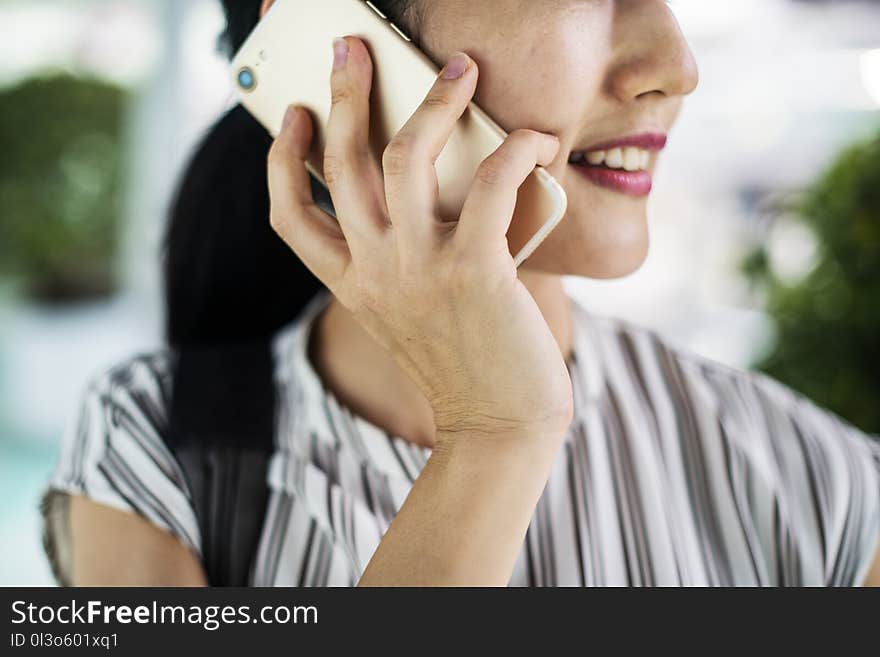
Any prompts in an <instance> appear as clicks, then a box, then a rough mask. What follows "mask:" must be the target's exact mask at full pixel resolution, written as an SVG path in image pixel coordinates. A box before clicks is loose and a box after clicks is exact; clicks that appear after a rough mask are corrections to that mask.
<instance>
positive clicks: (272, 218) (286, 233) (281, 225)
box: [269, 210, 294, 243]
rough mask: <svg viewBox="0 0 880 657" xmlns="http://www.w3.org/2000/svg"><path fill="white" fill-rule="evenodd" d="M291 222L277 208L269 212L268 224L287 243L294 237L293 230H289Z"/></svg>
mask: <svg viewBox="0 0 880 657" xmlns="http://www.w3.org/2000/svg"><path fill="white" fill-rule="evenodd" d="M292 224H293V222H291V221H289V219H288V218H287V217H286V216H284V215H283V214H282V213H281V212H278V211H277V210H271V211H270V212H269V225H270V226H271V227H272V230H273V231H275V233H276V234H278V236H279V237H281V238H283V239H284V240H285V241H286V242H289V243H292V242H293V239H294V235H293V232H292V231H291V226H292Z"/></svg>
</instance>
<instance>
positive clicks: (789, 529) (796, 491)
mask: <svg viewBox="0 0 880 657" xmlns="http://www.w3.org/2000/svg"><path fill="white" fill-rule="evenodd" d="M755 383H756V385H755V388H756V396H757V400H758V402H759V404H758V406H759V408H760V409H761V410H762V414H763V417H764V421H765V426H766V429H767V436H768V442H769V448H768V452H769V453H770V460H771V462H772V463H773V465H774V467H773V471H774V475H775V476H774V478H775V480H776V482H775V483H776V485H775V488H776V489H777V497H778V499H777V502H778V507H779V514H780V518H779V522H778V523H777V532H776V534H777V536H776V547H777V549H776V550H775V553H776V554H775V557H776V559H777V560H779V561H780V562H781V563H780V564H779V566H780V568H779V570H780V572H781V573H782V577H781V579H782V581H783V582H784V583H787V584H795V585H805V584H806V585H810V584H824V585H826V586H859V585H861V584H862V583H863V582H864V580H865V578H866V577H867V574H868V572H869V570H870V568H871V565H872V564H873V562H874V560H875V558H876V557H877V555H878V550H880V443H878V436H875V435H873V434H868V433H866V432H863V431H860V430H859V429H857V428H856V427H854V426H853V425H852V424H850V423H849V422H847V421H846V420H844V419H842V418H841V417H840V416H838V415H837V414H835V413H833V412H831V411H829V410H827V409H824V408H821V407H820V406H818V405H817V404H815V403H814V402H813V401H812V400H810V399H809V398H807V397H806V396H804V395H802V394H800V393H798V392H796V391H794V390H792V389H790V388H788V387H787V386H785V385H783V384H781V383H779V382H777V381H775V380H774V379H771V378H769V377H767V376H765V375H763V374H759V375H757V377H756V378H755ZM794 546H797V549H793V547H794Z"/></svg>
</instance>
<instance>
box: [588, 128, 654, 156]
mask: <svg viewBox="0 0 880 657" xmlns="http://www.w3.org/2000/svg"><path fill="white" fill-rule="evenodd" d="M626 146H634V147H636V148H642V149H644V150H646V151H662V150H663V148H664V147H665V146H666V135H665V134H663V133H662V132H643V133H640V134H637V135H629V136H627V137H620V138H619V139H612V140H610V141H603V142H601V143H599V144H594V145H592V146H587V147H586V148H578V149H576V150H574V151H572V152H573V153H592V152H595V151H610V150H611V149H612V148H624V147H626Z"/></svg>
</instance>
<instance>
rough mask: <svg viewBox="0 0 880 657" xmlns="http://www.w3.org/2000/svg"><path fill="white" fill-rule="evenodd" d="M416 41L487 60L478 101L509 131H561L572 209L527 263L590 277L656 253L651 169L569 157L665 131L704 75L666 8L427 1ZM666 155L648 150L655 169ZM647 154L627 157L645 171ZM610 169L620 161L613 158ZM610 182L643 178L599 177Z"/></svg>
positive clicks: (433, 52) (616, 1)
mask: <svg viewBox="0 0 880 657" xmlns="http://www.w3.org/2000/svg"><path fill="white" fill-rule="evenodd" d="M419 37H420V40H421V45H422V48H423V49H424V50H425V51H426V52H427V53H428V55H429V56H431V57H432V58H433V59H434V60H435V61H438V62H442V61H445V60H446V59H447V58H448V57H449V56H450V55H451V54H452V53H454V52H455V51H457V50H463V51H465V52H467V53H468V54H469V55H470V56H471V57H473V58H474V60H475V61H476V62H477V63H478V64H479V67H480V83H479V86H478V88H477V95H476V97H475V100H476V102H477V104H478V105H480V106H481V107H482V108H483V109H485V110H486V112H488V113H489V115H490V116H492V117H493V118H494V119H495V120H496V121H497V122H498V123H499V124H500V125H501V126H502V127H504V128H505V129H506V130H508V131H510V130H512V129H515V128H531V129H533V130H540V131H543V132H550V133H553V134H555V135H557V136H558V137H559V138H560V141H561V143H562V145H561V148H560V150H559V155H558V156H557V158H556V160H555V161H554V162H553V163H552V164H551V165H550V166H549V167H547V168H548V170H549V171H550V173H552V174H553V175H554V176H555V177H556V179H557V180H558V181H559V182H560V183H561V184H562V186H563V187H564V188H565V191H566V193H567V194H568V211H567V213H566V215H565V218H564V219H563V221H562V222H561V223H560V224H559V226H558V227H557V228H556V229H555V230H554V231H553V232H552V233H551V235H550V236H549V237H548V238H547V240H546V241H545V242H544V243H543V244H542V245H541V247H540V248H539V249H538V250H537V251H536V252H535V253H534V255H533V256H532V257H531V258H530V260H529V261H528V263H527V265H526V266H527V267H529V268H531V269H539V270H542V271H547V272H552V273H557V274H566V275H576V276H586V277H591V278H616V277H620V276H625V275H627V274H630V273H632V272H633V271H635V270H636V269H638V268H639V267H640V266H641V264H642V263H643V261H644V259H645V257H646V255H647V251H648V225H647V198H648V197H647V195H646V194H645V193H644V191H645V189H644V188H645V183H646V179H647V178H648V175H646V174H645V173H641V174H640V173H638V172H635V173H631V174H629V175H628V176H627V175H626V172H624V173H623V174H613V173H610V172H608V171H607V170H604V169H603V171H601V172H600V171H595V170H592V171H588V170H586V167H585V166H583V165H581V166H576V165H573V164H570V163H569V159H570V157H572V155H573V154H575V157H577V153H580V152H584V151H592V152H593V153H592V154H591V157H592V158H597V157H598V155H597V154H596V149H595V147H596V146H602V145H605V144H608V143H609V142H611V143H612V144H613V143H615V142H618V141H619V140H620V139H623V138H627V137H633V136H640V135H645V134H652V135H661V136H662V135H666V134H667V133H668V132H669V130H670V128H671V127H672V124H673V122H674V121H675V118H676V116H677V115H678V112H679V108H680V106H681V102H682V99H683V97H684V96H685V95H686V94H689V93H690V92H692V91H693V90H694V88H695V87H696V85H697V77H698V76H697V67H696V63H695V62H694V58H693V56H692V55H691V52H690V50H689V49H688V45H687V43H686V42H685V40H684V38H683V36H682V34H681V31H680V30H679V27H678V24H677V22H676V20H675V18H674V17H673V15H672V13H671V11H670V9H669V7H668V6H667V5H666V3H665V2H663V0H500V1H499V0H493V1H492V2H489V1H484V2H480V1H475V0H431V1H430V2H424V1H423V3H422V14H421V20H420V22H419ZM654 141H655V142H656V141H657V140H656V139H655V140H654ZM657 147H658V145H657V144H656V143H655V144H654V146H653V147H652V148H654V149H656V148H657ZM609 152H610V150H606V155H607V154H609ZM622 154H623V155H624V156H625V155H627V154H626V152H625V151H623V152H622ZM658 156H659V152H658V151H657V150H651V151H650V158H649V160H648V164H647V171H648V172H649V173H650V172H653V171H654V169H655V167H656V166H657V159H658ZM640 157H643V156H642V155H641V154H640V153H639V152H631V153H629V159H630V168H633V167H634V166H639V167H640V166H641V164H642V162H640V161H639V159H638V158H640ZM644 157H647V156H644ZM633 162H637V163H638V165H634V164H632V163H633ZM611 165H619V162H615V161H614V155H612V161H611ZM603 166H604V165H603ZM613 177H627V178H628V179H629V180H630V183H633V182H634V183H635V185H632V184H630V185H629V187H628V188H627V189H625V190H624V189H623V188H621V187H620V186H619V185H618V186H615V185H613V184H612V186H610V187H609V186H607V183H606V184H603V182H602V181H603V180H607V179H608V178H613Z"/></svg>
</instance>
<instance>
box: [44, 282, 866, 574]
mask: <svg viewBox="0 0 880 657" xmlns="http://www.w3.org/2000/svg"><path fill="white" fill-rule="evenodd" d="M328 300H329V295H328V294H327V293H324V294H322V295H320V296H319V297H317V298H316V299H315V300H314V301H313V302H312V303H311V304H310V305H309V307H308V308H307V309H306V310H305V311H304V313H303V314H302V315H301V316H300V318H299V319H298V320H297V321H296V322H295V323H293V324H291V325H290V326H289V327H288V328H287V329H285V330H284V331H282V332H281V333H280V334H279V335H278V336H277V339H276V341H275V346H274V351H275V357H276V373H275V381H276V386H277V391H278V393H279V400H280V402H279V409H278V410H279V412H278V414H277V416H278V427H277V432H276V437H275V452H274V454H273V455H272V458H271V461H270V466H269V470H268V473H267V477H268V483H269V487H270V499H269V505H268V508H267V512H266V518H265V522H264V526H263V533H262V537H261V541H260V546H259V550H258V555H257V560H256V567H255V569H254V572H253V575H252V583H253V584H254V585H260V586H271V585H275V586H291V585H293V586H352V585H354V584H355V583H356V582H357V580H358V578H359V577H360V574H361V573H362V572H363V569H364V568H365V567H366V564H367V562H368V561H369V559H370V557H371V556H372V554H373V552H374V551H375V549H376V546H377V545H378V543H379V541H380V540H381V537H382V535H383V534H384V532H385V531H386V530H387V528H388V525H389V523H390V522H391V520H392V519H393V517H394V515H395V513H396V511H397V509H399V508H400V506H401V504H402V503H403V501H404V499H405V498H406V495H407V493H408V492H409V489H410V487H411V486H412V484H413V482H414V481H415V479H416V478H417V477H418V475H419V472H420V471H421V469H422V468H423V467H424V465H425V463H426V462H427V459H428V457H429V456H430V450H428V449H425V448H421V447H418V446H415V445H413V444H411V443H407V442H406V441H404V440H401V439H399V438H397V437H394V436H390V435H388V434H387V433H386V432H384V431H382V430H381V429H379V428H378V427H376V426H374V425H372V424H370V423H369V422H367V421H366V420H364V419H363V418H361V417H357V416H354V415H353V414H352V413H351V412H350V411H349V409H348V408H347V407H345V406H343V405H342V404H340V403H339V401H338V400H337V399H336V398H335V397H334V396H333V394H332V393H330V392H328V391H327V390H325V389H324V387H323V385H322V383H321V380H320V379H319V378H318V376H317V374H316V372H315V371H314V369H313V368H312V365H311V363H310V361H309V359H308V357H307V345H308V338H309V333H310V330H311V327H312V324H313V320H314V319H315V317H316V316H317V315H318V313H319V312H320V311H321V310H322V309H323V308H324V306H325V305H326V303H327V301H328ZM574 308H575V317H576V336H575V349H574V354H573V356H572V358H571V360H570V363H569V368H570V371H571V375H572V384H573V386H574V398H575V407H576V408H575V419H574V421H573V423H572V425H571V427H570V430H569V433H568V436H567V438H566V441H565V444H564V446H563V448H562V449H561V450H560V452H559V455H558V458H557V462H556V463H555V464H554V467H553V470H552V472H551V475H550V478H549V481H548V482H547V486H546V488H545V490H544V493H543V495H542V497H541V499H540V501H539V503H538V505H537V508H536V510H535V514H534V516H533V519H532V523H531V525H530V527H529V530H528V533H527V535H526V539H525V541H524V544H523V549H522V552H521V554H520V557H519V559H518V560H517V563H516V566H515V568H514V572H513V576H512V578H511V585H514V586H608V585H611V586H615V585H641V586H657V585H660V586H669V585H690V586H693V585H760V586H767V585H770V586H772V585H785V586H791V585H821V584H825V585H855V584H860V583H861V582H860V579H861V578H863V577H864V576H865V574H866V573H867V569H868V567H869V566H870V563H871V561H872V559H873V557H874V555H875V552H876V550H877V548H878V542H880V446H878V443H877V442H876V441H875V438H876V437H873V436H868V435H866V434H864V433H863V432H860V431H858V430H857V429H855V428H854V427H853V426H851V425H850V424H848V423H846V422H845V421H843V420H842V419H841V418H839V417H838V416H836V415H834V414H833V413H831V412H829V411H826V410H823V409H821V408H819V407H818V406H816V405H815V404H813V403H812V402H811V401H809V400H808V399H806V398H805V397H803V396H802V395H800V394H798V393H796V392H794V391H793V390H791V389H789V388H787V387H786V386H784V385H782V384H780V383H779V382H777V381H774V380H772V379H770V378H769V377H766V376H764V375H762V374H758V373H754V372H744V371H739V370H736V369H734V368H730V367H727V366H725V365H722V364H720V363H716V362H714V361H711V360H709V359H706V358H703V357H700V356H698V355H696V354H693V353H690V352H688V351H687V350H685V349H683V348H681V347H679V346H677V345H674V344H672V343H671V342H670V341H667V340H664V339H662V338H661V337H660V336H659V335H658V334H657V333H656V332H654V331H650V330H647V329H644V328H640V327H638V326H635V325H633V324H631V323H629V322H626V321H621V320H616V319H612V318H607V317H600V316H597V315H593V314H592V313H590V312H588V311H587V310H586V309H584V308H583V307H582V306H580V305H578V303H577V302H574ZM170 358H171V356H170V355H169V354H167V353H159V354H154V355H152V356H147V357H139V358H136V359H133V360H131V361H129V362H128V363H125V364H123V365H121V366H119V367H117V368H114V369H113V370H111V371H110V372H108V373H107V374H106V375H104V376H102V377H100V378H99V379H98V380H97V381H96V382H94V384H93V385H91V386H90V387H89V388H88V390H87V392H86V394H85V399H84V401H83V405H82V411H81V413H80V415H79V418H78V419H77V422H75V423H73V424H72V425H71V429H70V431H69V432H68V433H67V435H66V436H65V439H64V443H63V451H62V455H61V457H60V460H59V463H58V466H57V469H56V471H55V473H54V476H53V478H52V481H51V487H52V488H54V489H58V490H62V491H70V492H76V493H79V494H83V495H87V496H89V497H91V498H93V499H95V500H96V501H98V502H101V503H104V504H109V505H111V506H113V507H116V508H120V509H125V510H129V511H132V512H134V513H138V514H141V515H142V516H144V517H145V518H147V519H148V520H150V521H151V522H154V523H155V524H157V525H158V526H160V527H162V528H163V529H165V530H166V531H169V532H171V533H172V534H174V535H175V536H178V537H179V538H180V539H181V540H182V541H183V542H184V543H185V544H186V545H188V546H189V547H191V548H192V549H194V550H196V551H197V552H198V551H199V550H200V541H201V539H200V536H199V532H198V523H197V521H196V518H195V514H194V512H193V509H192V507H191V504H190V495H189V492H188V490H187V488H186V482H185V478H184V476H183V473H182V470H181V468H180V466H179V465H178V463H177V462H176V461H175V459H174V457H173V455H172V454H171V452H170V451H169V450H168V448H167V447H166V445H165V442H164V440H163V435H164V434H163V432H164V431H166V430H167V429H166V426H167V425H166V409H167V408H168V402H169V398H170V379H171V377H170V369H171V362H170Z"/></svg>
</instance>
